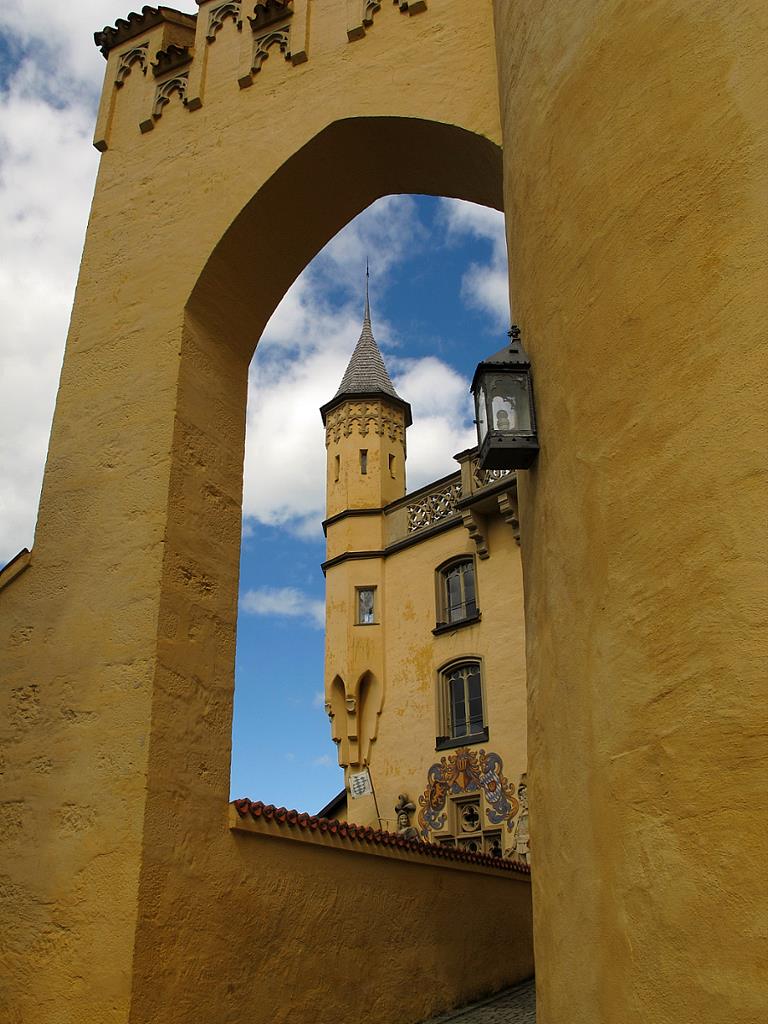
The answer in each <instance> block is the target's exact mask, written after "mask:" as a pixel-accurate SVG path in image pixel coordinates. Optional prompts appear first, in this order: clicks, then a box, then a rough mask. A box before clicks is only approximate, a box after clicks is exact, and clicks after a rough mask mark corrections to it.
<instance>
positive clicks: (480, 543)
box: [384, 448, 519, 558]
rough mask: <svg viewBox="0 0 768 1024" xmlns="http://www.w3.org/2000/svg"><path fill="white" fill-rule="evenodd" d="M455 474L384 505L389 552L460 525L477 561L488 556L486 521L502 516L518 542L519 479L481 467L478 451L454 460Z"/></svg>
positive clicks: (471, 449) (509, 474) (508, 473)
mask: <svg viewBox="0 0 768 1024" xmlns="http://www.w3.org/2000/svg"><path fill="white" fill-rule="evenodd" d="M456 460H457V462H458V463H459V466H460V468H459V470H458V471H457V472H455V473H452V474H451V475H450V476H446V477H443V478H442V479H440V480H436V481H435V482H434V483H432V484H428V485H427V486H426V487H422V488H420V489H419V490H418V491H413V492H412V493H411V494H407V495H406V496H405V497H404V498H400V499H399V500H398V501H393V502H392V503H391V504H390V505H388V506H387V508H386V510H385V513H384V516H385V538H386V546H387V548H388V549H389V548H391V547H392V546H398V547H399V546H400V545H402V544H408V543H412V542H414V541H416V540H418V539H421V538H422V537H426V536H428V535H429V534H432V533H438V532H440V531H442V530H444V529H447V528H448V527H450V526H453V525H457V524H458V523H463V525H464V526H465V527H466V528H467V530H468V531H469V533H470V536H471V537H472V539H473V540H474V541H475V544H476V545H477V549H478V554H479V556H480V557H481V558H487V557H488V547H487V542H486V530H485V518H486V517H487V516H488V515H491V514H496V515H498V514H500V515H501V516H503V518H504V519H505V520H506V521H507V522H508V523H509V524H510V525H511V526H512V528H513V529H514V530H515V537H516V539H518V538H519V524H518V520H517V476H516V474H515V473H514V471H513V470H508V469H481V468H480V464H479V462H478V458H477V448H469V449H467V450H466V451H464V452H460V453H459V454H458V455H457V456H456Z"/></svg>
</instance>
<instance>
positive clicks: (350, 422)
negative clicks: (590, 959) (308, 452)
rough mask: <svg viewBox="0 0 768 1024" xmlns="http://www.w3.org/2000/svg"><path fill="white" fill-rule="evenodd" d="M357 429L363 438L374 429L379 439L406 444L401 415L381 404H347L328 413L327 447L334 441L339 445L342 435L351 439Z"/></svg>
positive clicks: (326, 425) (326, 422) (326, 423)
mask: <svg viewBox="0 0 768 1024" xmlns="http://www.w3.org/2000/svg"><path fill="white" fill-rule="evenodd" d="M355 427H357V430H358V433H359V434H360V436H361V437H366V436H367V435H368V433H369V431H370V430H371V429H373V430H374V431H375V433H376V434H377V435H378V436H379V437H384V436H385V435H386V436H387V437H389V439H390V441H402V442H403V443H405V437H404V432H403V417H402V414H401V413H393V412H390V411H389V410H388V409H387V408H386V407H385V406H384V405H383V404H382V403H381V402H345V403H344V404H343V405H340V406H339V407H338V409H333V410H331V412H329V413H328V416H327V419H326V421H325V443H326V445H329V444H330V443H331V441H332V440H333V441H334V442H335V443H337V444H338V442H339V441H340V439H341V436H342V434H343V435H344V437H349V436H350V435H351V433H352V431H353V430H354V428H355Z"/></svg>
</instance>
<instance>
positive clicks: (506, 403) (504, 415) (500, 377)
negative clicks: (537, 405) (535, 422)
mask: <svg viewBox="0 0 768 1024" xmlns="http://www.w3.org/2000/svg"><path fill="white" fill-rule="evenodd" d="M489 390H490V397H491V412H492V416H493V428H492V429H493V430H494V432H495V433H502V434H507V433H509V434H520V433H530V430H531V403H530V398H529V393H528V381H527V379H526V376H525V374H522V373H503V374H502V373H499V374H494V375H493V376H492V377H491V378H490V380H489Z"/></svg>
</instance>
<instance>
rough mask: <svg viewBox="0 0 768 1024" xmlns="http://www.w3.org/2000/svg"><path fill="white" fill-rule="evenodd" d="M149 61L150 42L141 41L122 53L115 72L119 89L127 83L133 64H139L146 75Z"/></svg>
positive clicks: (116, 84)
mask: <svg viewBox="0 0 768 1024" xmlns="http://www.w3.org/2000/svg"><path fill="white" fill-rule="evenodd" d="M148 61H149V43H148V42H146V43H140V44H139V45H138V46H134V47H133V49H132V50H126V52H125V53H123V54H121V55H120V62H119V64H118V65H117V73H116V74H115V86H116V87H117V88H118V89H122V87H123V86H124V85H125V80H126V78H127V77H128V75H130V73H131V71H132V70H133V65H134V64H138V65H139V67H140V68H141V73H142V74H143V75H146V73H147V63H148Z"/></svg>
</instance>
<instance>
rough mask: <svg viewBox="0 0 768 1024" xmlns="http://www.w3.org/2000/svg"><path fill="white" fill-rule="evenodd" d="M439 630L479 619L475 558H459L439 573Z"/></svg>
mask: <svg viewBox="0 0 768 1024" xmlns="http://www.w3.org/2000/svg"><path fill="white" fill-rule="evenodd" d="M437 580H438V587H437V589H438V594H437V628H438V629H440V628H441V627H443V626H454V625H456V624H457V623H460V622H470V621H474V620H475V619H477V617H478V615H479V612H478V610H477V589H476V587H475V560H474V558H471V557H467V558H458V559H454V560H453V561H451V562H448V563H447V564H446V565H444V566H441V567H440V569H438V573H437Z"/></svg>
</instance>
